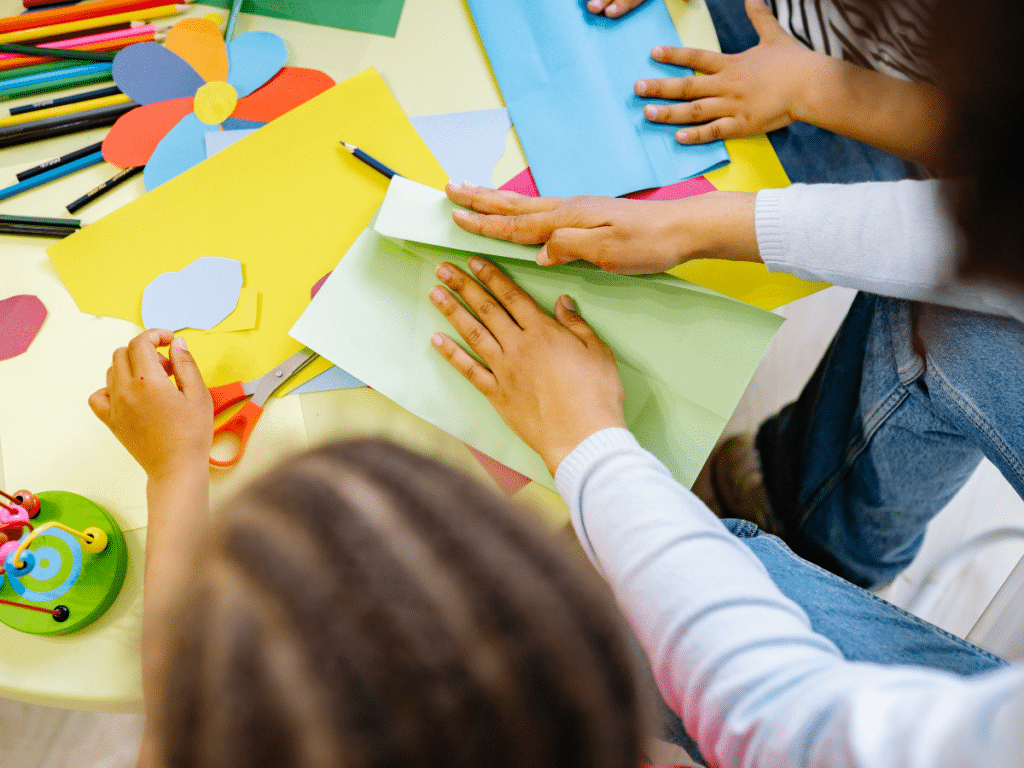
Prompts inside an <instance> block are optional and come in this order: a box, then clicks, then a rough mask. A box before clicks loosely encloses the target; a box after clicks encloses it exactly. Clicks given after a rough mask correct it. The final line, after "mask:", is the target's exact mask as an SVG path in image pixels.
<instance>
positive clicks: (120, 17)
mask: <svg viewBox="0 0 1024 768" xmlns="http://www.w3.org/2000/svg"><path fill="white" fill-rule="evenodd" d="M189 8H191V6H189V5H184V4H177V5H161V6H157V7H156V8H143V9H142V10H139V11H129V12H128V13H118V14H115V15H113V16H99V17H97V18H94V19H81V20H79V21H68V22H65V23H63V24H53V25H51V26H49V27H33V28H32V29H20V30H18V31H17V32H5V33H4V34H0V43H17V42H21V41H22V40H36V39H39V38H44V37H46V38H49V37H59V36H60V35H64V34H67V33H68V32H81V31H82V30H84V29H100V28H102V27H112V26H115V25H117V24H125V23H127V22H130V21H150V20H151V19H163V18H166V17H168V16H176V15H178V14H179V13H183V12H185V11H187V10H188V9H189Z"/></svg>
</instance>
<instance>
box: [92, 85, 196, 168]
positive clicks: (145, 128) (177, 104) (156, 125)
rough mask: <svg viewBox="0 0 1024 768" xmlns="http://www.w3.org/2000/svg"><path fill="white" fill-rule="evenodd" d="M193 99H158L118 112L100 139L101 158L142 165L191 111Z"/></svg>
mask: <svg viewBox="0 0 1024 768" xmlns="http://www.w3.org/2000/svg"><path fill="white" fill-rule="evenodd" d="M192 101H193V100H192V99H190V98H189V99H171V100H170V101H158V102H157V103H155V104H146V105H145V106H142V107H138V108H136V109H133V110H132V111H131V112H127V113H125V114H123V115H121V117H120V118H118V120H117V122H116V123H114V127H113V128H111V129H110V133H108V134H107V138H105V139H104V140H103V159H104V160H106V161H107V162H109V163H113V164H114V165H116V166H118V167H120V168H130V167H133V166H136V165H145V164H146V163H148V162H149V158H150V156H151V155H152V154H153V150H154V149H156V145H157V144H159V143H160V140H161V139H163V137H164V136H166V135H167V134H168V133H169V132H170V130H171V129H172V128H173V127H174V126H176V125H177V124H178V123H179V122H181V119H182V118H183V117H185V116H186V115H188V114H190V113H191V112H192Z"/></svg>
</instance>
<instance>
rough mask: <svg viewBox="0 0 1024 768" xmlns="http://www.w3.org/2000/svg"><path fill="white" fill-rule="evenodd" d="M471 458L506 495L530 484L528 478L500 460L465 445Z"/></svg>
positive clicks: (511, 494)
mask: <svg viewBox="0 0 1024 768" xmlns="http://www.w3.org/2000/svg"><path fill="white" fill-rule="evenodd" d="M466 447H467V448H469V452H470V453H472V454H473V458H475V459H476V460H477V461H479V462H480V466H481V467H483V468H484V469H485V470H487V474H489V475H490V476H491V478H493V480H494V482H496V483H497V484H498V487H499V488H501V490H502V491H504V492H505V495H506V496H514V495H515V494H517V493H519V491H521V490H523V488H525V487H526V486H528V485H529V484H530V478H528V477H527V476H526V475H521V474H519V473H518V472H516V471H515V470H514V469H509V468H508V467H506V466H505V465H504V464H502V463H501V462H500V461H495V460H494V459H492V458H491V457H490V456H488V455H487V454H485V453H480V451H478V450H477V449H476V448H473V447H472V446H469V445H467V446H466Z"/></svg>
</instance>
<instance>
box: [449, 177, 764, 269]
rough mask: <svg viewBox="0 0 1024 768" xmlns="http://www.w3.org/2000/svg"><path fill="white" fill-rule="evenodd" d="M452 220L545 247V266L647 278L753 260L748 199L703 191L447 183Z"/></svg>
mask: <svg viewBox="0 0 1024 768" xmlns="http://www.w3.org/2000/svg"><path fill="white" fill-rule="evenodd" d="M445 192H446V193H447V194H448V197H449V198H450V199H451V200H452V202H454V203H457V204H458V205H461V206H463V207H465V208H470V209H472V210H471V211H463V210H456V211H455V212H454V214H453V215H452V218H453V219H454V221H455V223H456V224H458V225H459V226H460V227H462V228H463V229H465V230H466V231H467V232H473V233H475V234H478V235H486V236H487V237H494V238H497V239H499V240H510V241H511V242H514V243H521V244H523V245H536V244H540V243H544V244H545V245H544V247H543V248H541V249H540V251H539V252H538V253H537V263H538V264H540V265H541V266H544V267H550V266H557V265H559V264H566V263H568V262H571V261H577V260H582V261H589V262H590V263H591V264H595V265H597V266H599V267H601V268H602V269H605V270H607V271H609V272H617V273H619V274H626V275H646V274H652V273H655V272H664V271H667V270H669V269H671V268H672V267H675V266H677V265H679V264H681V263H683V262H685V261H690V260H692V259H731V260H735V261H759V260H760V256H759V252H758V248H757V235H756V231H755V227H754V195H752V194H745V193H742V192H709V193H708V194H705V195H697V196H695V197H687V198H684V199H682V200H629V199H623V198H618V197H566V198H558V197H527V196H525V195H518V194H516V193H515V192H502V191H497V190H493V189H485V188H484V187H475V186H472V185H467V184H463V185H460V186H454V185H452V184H449V185H448V187H447V188H446V189H445Z"/></svg>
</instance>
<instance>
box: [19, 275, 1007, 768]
mask: <svg viewBox="0 0 1024 768" xmlns="http://www.w3.org/2000/svg"><path fill="white" fill-rule="evenodd" d="M852 298H853V292H852V291H848V290H845V289H840V288H830V289H828V290H826V291H823V292H821V293H819V294H817V295H815V296H811V297H808V298H806V299H802V300H800V301H798V302H795V303H794V304H791V305H790V306H788V307H785V308H783V310H781V311H780V314H783V315H785V316H786V317H787V318H789V322H787V323H786V324H785V325H784V326H783V328H782V330H781V331H780V333H779V335H778V337H777V338H776V340H775V342H773V345H772V348H771V349H770V350H769V353H768V355H766V357H765V360H764V362H763V363H762V365H761V367H760V369H759V370H758V373H757V375H756V376H755V377H754V380H753V381H752V382H751V385H750V387H749V388H748V390H747V393H746V395H745V396H744V398H743V401H742V402H741V403H740V406H739V408H738V409H737V411H736V414H735V416H734V417H733V420H732V422H730V426H729V428H728V430H727V434H731V433H732V432H736V431H741V430H749V429H753V428H755V427H756V426H757V425H758V424H759V423H760V422H761V420H762V419H763V418H764V417H765V416H768V415H770V414H771V413H774V412H775V411H776V410H778V408H779V407H780V406H782V405H784V404H785V403H787V402H789V401H790V400H792V399H793V398H794V397H795V396H796V395H797V394H798V392H799V390H800V388H801V387H802V385H803V383H804V381H805V380H806V379H807V377H808V376H810V374H811V372H812V371H813V369H814V367H815V365H816V364H817V362H818V359H819V358H820V356H821V353H822V351H823V350H824V349H825V347H826V346H827V344H828V342H829V340H830V339H831V336H832V334H833V333H834V331H835V329H836V327H838V325H839V322H840V321H841V320H842V317H843V315H844V314H845V312H846V309H847V308H848V306H849V304H850V302H851V301H852ZM1004 525H1013V526H1017V527H1022V528H1024V503H1022V502H1021V500H1020V499H1019V498H1018V497H1017V495H1016V494H1015V493H1014V492H1013V490H1012V489H1011V488H1010V486H1009V485H1008V484H1007V483H1006V482H1005V481H1004V480H1003V478H1002V477H1001V476H1000V475H999V473H998V472H996V470H995V468H994V467H992V465H991V464H988V463H987V462H985V463H983V464H982V466H981V467H979V469H978V471H977V472H976V473H975V475H974V477H972V478H971V480H970V482H968V484H967V485H966V486H965V487H964V488H963V489H962V491H961V492H960V493H959V494H958V495H957V497H956V498H955V499H954V500H953V501H952V502H951V503H950V505H949V506H948V507H947V508H946V509H945V510H944V511H943V512H942V513H941V514H940V515H939V517H938V518H936V520H935V521H934V522H933V524H932V526H931V528H930V529H929V533H928V536H927V537H926V540H925V544H924V547H923V549H922V551H921V554H920V555H919V556H918V558H917V560H916V561H915V562H914V564H913V565H912V566H911V567H910V568H909V569H908V570H907V571H906V572H905V573H904V574H903V575H902V576H900V578H898V579H897V580H896V581H895V582H894V583H893V584H892V585H890V586H889V587H888V588H887V589H886V590H884V591H883V592H882V595H883V596H884V597H886V598H887V599H889V600H892V601H893V602H895V603H896V604H898V605H901V606H904V607H907V606H909V605H911V604H912V603H913V602H914V601H915V598H916V597H917V596H918V594H919V593H920V592H921V590H922V587H924V586H925V579H926V577H927V576H928V574H929V571H930V570H931V569H932V566H933V565H934V564H935V563H937V562H939V561H940V560H941V559H942V558H943V556H944V555H945V554H946V553H947V552H949V551H951V550H952V549H953V548H954V547H956V546H957V544H958V543H960V542H962V541H965V540H966V539H967V538H969V537H971V536H973V535H976V534H978V533H981V532H984V531H987V530H991V529H994V528H997V527H1001V526H1004ZM1022 555H1024V542H1022V541H1020V540H1014V541H1008V542H1005V543H1000V544H995V545H992V546H990V547H987V548H985V549H984V550H982V551H979V552H978V553H976V554H975V555H974V556H973V557H971V558H969V559H967V560H963V561H958V562H956V563H954V564H953V566H952V567H950V568H947V569H945V570H943V571H941V572H940V573H938V574H937V575H936V578H935V579H934V580H933V581H932V582H930V583H929V584H928V593H927V596H926V599H925V600H924V602H922V603H920V607H919V609H918V611H917V612H918V613H919V615H922V616H923V617H924V618H926V619H928V620H930V621H933V622H934V623H936V624H938V625H939V626H941V627H943V628H945V629H947V630H949V631H951V632H954V633H955V634H958V635H961V636H963V635H966V634H967V632H968V631H970V629H971V627H972V626H973V625H974V622H975V621H976V620H977V619H978V617H979V616H980V614H981V612H982V611H983V610H984V608H985V606H986V605H987V604H988V602H989V600H990V599H991V598H992V596H993V595H994V594H995V592H996V590H997V589H998V588H999V586H1000V585H1001V584H1002V582H1003V580H1004V579H1005V578H1006V576H1007V575H1008V574H1009V572H1010V570H1011V569H1012V568H1013V566H1014V565H1015V564H1016V563H1017V561H1018V560H1019V559H1020V558H1021V556H1022ZM141 730H142V718H141V716H138V715H103V714H95V713H89V712H72V711H66V710H58V709H49V708H46V707H37V706H31V705H26V704H20V703H17V702H11V701H5V700H3V699H0V734H3V746H2V747H0V768H64V767H65V766H93V767H94V768H122V766H125V767H127V766H133V765H134V764H135V757H136V754H137V751H138V744H139V740H140V738H141ZM671 755H672V753H671V752H670V751H666V752H665V754H664V755H662V754H659V755H658V758H659V759H660V761H662V762H670V757H671Z"/></svg>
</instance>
